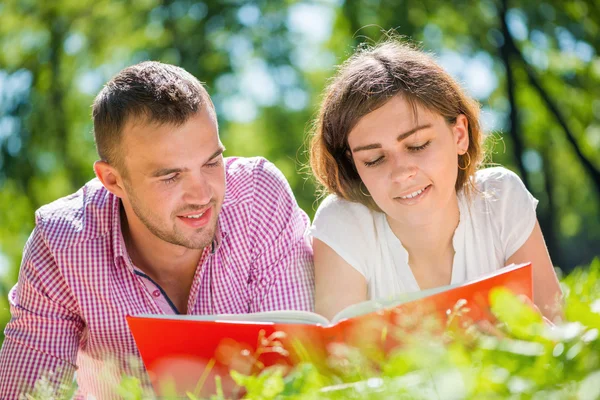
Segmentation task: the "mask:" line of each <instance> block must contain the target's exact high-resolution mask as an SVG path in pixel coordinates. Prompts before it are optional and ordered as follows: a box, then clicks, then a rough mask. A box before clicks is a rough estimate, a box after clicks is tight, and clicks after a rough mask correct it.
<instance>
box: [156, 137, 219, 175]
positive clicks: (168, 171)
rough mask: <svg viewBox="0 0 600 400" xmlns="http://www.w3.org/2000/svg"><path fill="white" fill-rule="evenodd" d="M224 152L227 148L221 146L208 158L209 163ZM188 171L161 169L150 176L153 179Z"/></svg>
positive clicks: (184, 169)
mask: <svg viewBox="0 0 600 400" xmlns="http://www.w3.org/2000/svg"><path fill="white" fill-rule="evenodd" d="M224 151H225V147H223V145H220V146H219V148H218V149H217V151H215V152H214V153H213V154H211V156H210V157H209V158H208V161H210V160H212V159H213V158H216V157H218V156H220V155H221V154H223V152H224ZM187 170H188V169H187V168H169V167H167V168H159V169H157V170H155V171H153V172H152V173H151V174H150V176H151V177H153V178H158V177H159V176H165V175H170V174H174V173H177V172H185V171H187Z"/></svg>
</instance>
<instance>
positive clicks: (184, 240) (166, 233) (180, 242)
mask: <svg viewBox="0 0 600 400" xmlns="http://www.w3.org/2000/svg"><path fill="white" fill-rule="evenodd" d="M128 197H129V203H130V204H131V208H132V209H133V212H134V213H135V215H136V216H137V217H138V219H139V220H140V221H141V222H142V224H144V226H145V227H146V229H148V230H149V231H150V233H152V234H153V235H154V236H156V237H157V238H159V239H161V240H163V241H165V242H167V243H171V244H174V245H177V246H182V247H185V248H188V249H191V250H202V249H204V248H205V247H206V246H208V245H210V244H211V243H212V242H213V240H214V237H215V232H216V228H217V218H216V215H218V210H217V207H216V205H215V204H214V202H211V205H212V207H213V210H212V212H213V215H212V217H211V218H212V219H213V221H211V222H210V223H209V224H208V225H206V226H204V227H202V228H200V229H198V230H196V233H195V235H194V236H199V237H197V238H190V237H186V236H185V235H184V234H183V233H182V232H179V231H178V230H177V226H176V225H175V223H174V224H173V228H172V229H168V228H166V226H164V225H163V226H161V224H160V223H159V222H157V221H153V219H152V218H151V217H150V215H152V213H151V212H145V211H144V209H143V208H142V207H140V202H139V201H138V198H137V197H136V196H135V195H132V193H128Z"/></svg>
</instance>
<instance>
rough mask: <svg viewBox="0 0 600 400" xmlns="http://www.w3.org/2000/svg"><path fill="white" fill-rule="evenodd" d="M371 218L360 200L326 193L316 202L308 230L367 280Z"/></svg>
mask: <svg viewBox="0 0 600 400" xmlns="http://www.w3.org/2000/svg"><path fill="white" fill-rule="evenodd" d="M373 225H374V222H373V218H372V217H371V215H370V212H369V211H368V209H367V208H366V207H365V206H363V205H362V204H356V203H350V202H348V201H346V200H343V199H340V198H339V197H337V196H335V195H329V196H328V197H327V198H326V199H325V200H323V202H322V203H321V204H320V205H319V208H318V209H317V212H316V214H315V218H314V220H313V224H312V226H311V228H310V231H309V232H310V234H311V235H312V237H314V238H315V239H319V240H320V241H322V242H323V243H325V244H326V245H327V246H329V247H331V249H332V250H333V251H335V252H336V253H337V254H338V255H339V256H340V257H341V258H342V259H343V260H344V261H346V262H347V263H348V264H350V266H352V267H353V268H354V269H355V270H357V271H358V272H359V273H360V274H361V275H363V276H364V277H365V279H366V280H367V282H369V281H370V278H371V277H370V274H369V268H368V267H367V265H368V261H367V257H368V255H369V254H371V255H372V253H373V252H372V251H369V248H372V247H371V240H373V238H375V237H376V235H375V233H374V231H373Z"/></svg>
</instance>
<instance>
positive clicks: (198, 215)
mask: <svg viewBox="0 0 600 400" xmlns="http://www.w3.org/2000/svg"><path fill="white" fill-rule="evenodd" d="M212 211H213V207H209V208H206V209H204V210H201V211H193V212H188V213H186V214H182V215H178V216H177V218H178V219H179V220H180V221H182V222H183V223H185V224H186V225H188V226H190V227H192V228H201V227H203V226H205V225H206V224H208V223H209V222H210V220H211V216H212Z"/></svg>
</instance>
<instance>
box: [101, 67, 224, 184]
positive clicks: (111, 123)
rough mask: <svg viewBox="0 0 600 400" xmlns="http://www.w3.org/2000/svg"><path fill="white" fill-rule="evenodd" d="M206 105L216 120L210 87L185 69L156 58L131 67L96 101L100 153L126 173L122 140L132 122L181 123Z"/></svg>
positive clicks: (103, 158)
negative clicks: (158, 60) (121, 145)
mask: <svg viewBox="0 0 600 400" xmlns="http://www.w3.org/2000/svg"><path fill="white" fill-rule="evenodd" d="M203 106H208V108H209V112H212V113H213V116H215V121H216V115H215V108H214V105H213V103H212V101H211V100H210V96H209V95H208V93H207V92H206V89H205V88H204V86H203V85H202V83H201V82H200V81H198V79H196V78H195V77H194V76H193V75H191V74H190V73H189V72H187V71H186V70H184V69H183V68H180V67H176V66H174V65H169V64H163V63H160V62H156V61H145V62H142V63H139V64H136V65H133V66H131V67H127V68H125V69H123V70H122V71H121V72H119V73H118V74H117V75H116V76H114V77H113V78H112V79H111V80H110V81H109V82H108V83H107V84H106V85H105V86H104V88H103V89H102V90H101V91H100V93H99V94H98V96H96V99H95V101H94V105H93V109H92V116H93V119H94V139H95V141H96V150H97V151H98V156H99V157H100V159H101V160H103V161H106V162H108V163H109V164H111V165H113V166H114V167H115V168H117V169H118V170H119V172H121V173H123V174H126V171H125V166H124V162H123V153H122V151H121V150H120V143H121V139H122V133H123V128H124V127H125V125H126V124H127V122H128V121H130V120H133V119H139V120H140V121H143V122H144V123H147V124H152V123H155V124H158V125H162V124H173V125H175V126H179V125H182V124H184V123H185V122H186V121H187V120H188V119H189V118H190V117H191V116H193V115H194V114H196V113H197V112H198V111H199V110H201V107H203Z"/></svg>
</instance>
